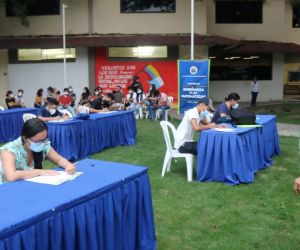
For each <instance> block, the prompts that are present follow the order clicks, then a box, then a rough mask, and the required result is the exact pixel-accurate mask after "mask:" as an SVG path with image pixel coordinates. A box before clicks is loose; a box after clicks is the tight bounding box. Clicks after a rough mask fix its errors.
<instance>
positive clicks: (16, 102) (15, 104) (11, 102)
mask: <svg viewBox="0 0 300 250" xmlns="http://www.w3.org/2000/svg"><path fill="white" fill-rule="evenodd" d="M23 94H24V90H23V89H19V90H18V92H17V94H16V95H14V93H13V92H12V91H11V90H8V91H7V92H6V98H5V103H6V106H7V108H8V109H12V108H24V107H25V105H24V99H23Z"/></svg>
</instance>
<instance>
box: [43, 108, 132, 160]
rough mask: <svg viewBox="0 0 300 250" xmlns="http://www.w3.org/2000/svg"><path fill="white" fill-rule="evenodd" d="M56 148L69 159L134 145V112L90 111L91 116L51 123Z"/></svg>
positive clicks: (49, 123) (49, 125)
mask: <svg viewBox="0 0 300 250" xmlns="http://www.w3.org/2000/svg"><path fill="white" fill-rule="evenodd" d="M47 126H48V134H49V138H50V141H51V145H52V146H53V148H54V149H55V150H56V151H57V152H59V154H61V155H62V156H64V157H65V158H67V159H68V160H71V161H75V160H78V159H80V158H84V157H87V156H89V155H91V154H94V153H97V152H100V151H102V150H103V149H105V148H111V147H116V146H121V145H134V144H135V138H136V133H137V130H136V120H135V117H134V113H133V112H131V111H116V112H110V113H99V114H90V115H89V118H88V119H83V120H81V119H72V120H69V121H64V122H48V123H47Z"/></svg>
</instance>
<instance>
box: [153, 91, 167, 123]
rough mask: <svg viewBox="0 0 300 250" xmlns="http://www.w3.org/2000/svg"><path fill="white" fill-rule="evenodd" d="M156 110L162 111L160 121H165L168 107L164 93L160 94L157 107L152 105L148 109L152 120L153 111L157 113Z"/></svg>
mask: <svg viewBox="0 0 300 250" xmlns="http://www.w3.org/2000/svg"><path fill="white" fill-rule="evenodd" d="M158 109H161V110H162V118H161V119H162V120H165V117H166V110H167V109H170V106H169V105H168V96H167V95H166V94H165V93H160V95H159V99H158V104H157V105H152V106H150V107H149V113H150V116H151V117H152V120H153V119H154V117H155V111H157V110H158Z"/></svg>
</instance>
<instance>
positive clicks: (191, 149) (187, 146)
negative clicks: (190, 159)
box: [178, 141, 198, 155]
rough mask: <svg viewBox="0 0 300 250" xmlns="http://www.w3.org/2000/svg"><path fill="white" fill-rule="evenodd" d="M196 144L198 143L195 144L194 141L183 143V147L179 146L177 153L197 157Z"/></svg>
mask: <svg viewBox="0 0 300 250" xmlns="http://www.w3.org/2000/svg"><path fill="white" fill-rule="evenodd" d="M197 144H198V142H195V141H189V142H185V143H184V144H183V145H181V146H180V148H179V149H178V151H179V152H180V153H188V154H193V155H197V153H198V150H197Z"/></svg>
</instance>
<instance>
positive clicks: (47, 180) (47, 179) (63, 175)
mask: <svg viewBox="0 0 300 250" xmlns="http://www.w3.org/2000/svg"><path fill="white" fill-rule="evenodd" d="M58 172H59V174H58V175H47V176H37V177H33V178H29V179H25V180H26V181H31V182H36V183H42V184H49V185H59V184H62V183H64V182H66V181H72V180H74V179H75V178H77V177H78V176H79V175H82V174H83V172H75V173H74V174H68V173H67V172H65V171H58Z"/></svg>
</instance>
